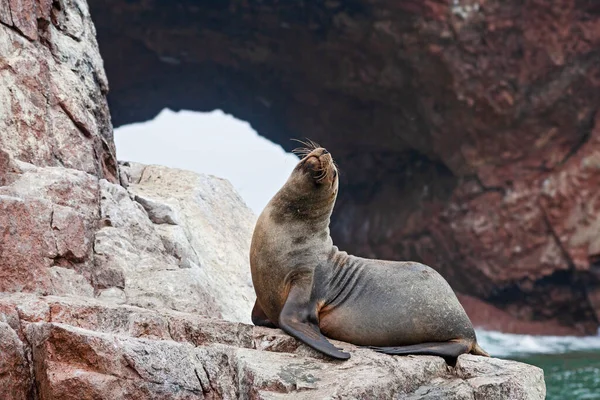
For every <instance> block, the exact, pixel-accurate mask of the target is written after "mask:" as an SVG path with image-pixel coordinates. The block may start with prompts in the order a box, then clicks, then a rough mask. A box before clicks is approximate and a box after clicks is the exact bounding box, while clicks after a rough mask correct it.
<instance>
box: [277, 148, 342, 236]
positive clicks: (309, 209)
mask: <svg viewBox="0 0 600 400" xmlns="http://www.w3.org/2000/svg"><path fill="white" fill-rule="evenodd" d="M310 144H311V145H310V146H307V148H302V149H296V150H295V151H294V152H295V153H296V154H299V155H300V156H301V157H302V159H301V160H300V161H299V162H298V164H297V165H296V167H295V168H294V170H293V171H292V173H291V175H290V177H289V178H288V180H287V182H286V183H285V185H283V187H282V188H281V189H280V190H279V192H277V194H276V195H275V196H274V197H273V199H272V200H271V202H270V203H269V207H268V208H269V209H270V215H272V216H273V217H274V218H275V219H276V220H277V221H281V222H292V221H310V220H313V221H316V220H321V221H323V222H324V223H325V224H328V222H329V217H330V216H331V213H332V211H333V206H334V204H335V200H336V197H337V193H338V185H339V179H338V169H337V166H336V165H335V163H334V161H333V157H332V156H331V154H330V153H329V152H328V151H327V149H325V148H323V147H321V146H318V145H317V144H315V143H313V142H310Z"/></svg>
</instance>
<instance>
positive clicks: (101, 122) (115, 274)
mask: <svg viewBox="0 0 600 400" xmlns="http://www.w3.org/2000/svg"><path fill="white" fill-rule="evenodd" d="M106 91H107V83H106V79H105V76H104V72H103V67H102V61H101V59H100V56H99V53H98V48H97V44H96V41H95V34H94V26H93V25H92V23H91V19H90V15H89V12H88V8H87V4H86V3H85V2H84V1H78V0H72V1H69V0H55V1H52V2H51V1H33V0H20V1H14V0H10V1H9V0H0V131H1V132H2V135H0V399H3V400H4V399H6V400H26V399H27V400H31V399H34V400H36V399H40V400H54V399H56V400H58V399H60V400H69V399H73V400H75V399H77V400H82V399H83V400H87V399H90V400H91V399H94V400H97V399H121V398H123V399H202V398H208V399H239V398H242V399H244V398H248V399H279V398H307V399H308V398H330V399H336V398H373V397H376V398H412V399H422V398H423V399H426V398H439V397H440V396H441V397H444V398H455V399H484V398H485V399H504V398H507V396H508V397H510V398H514V399H543V398H544V394H545V386H544V378H543V373H542V371H541V370H540V369H539V368H536V367H532V366H529V365H525V364H521V363H516V362H511V361H502V360H497V359H487V358H480V357H472V356H461V357H460V358H459V360H458V362H457V365H456V366H455V367H448V366H447V365H446V363H445V362H444V361H443V360H442V359H441V358H436V357H397V358H394V357H390V356H386V355H381V354H376V353H374V352H372V351H369V350H366V349H358V348H355V347H354V346H351V345H348V344H339V345H341V346H343V347H345V349H346V350H348V351H350V352H351V353H352V355H353V358H352V359H351V360H350V361H349V362H345V363H338V362H333V361H331V360H327V359H324V358H323V356H321V355H320V354H317V353H315V352H314V351H312V350H311V349H309V348H307V347H306V346H304V345H301V344H300V343H299V342H297V341H296V340H294V339H292V338H291V337H290V336H288V335H285V334H283V333H282V332H281V331H279V330H273V329H266V328H256V327H253V326H252V325H250V324H248V323H247V322H248V320H249V316H250V309H251V307H252V304H253V302H254V295H253V290H252V286H251V279H250V268H249V265H248V260H247V255H248V251H249V244H250V237H251V231H252V227H253V225H254V221H255V217H254V216H253V215H252V213H251V212H250V210H249V209H248V208H247V207H246V206H245V205H244V204H243V202H242V201H241V199H240V197H239V196H238V195H237V194H236V193H235V191H234V190H233V189H232V187H231V185H230V184H229V183H228V182H227V181H224V180H222V179H218V178H215V177H210V176H204V175H198V174H194V173H191V172H186V171H180V170H173V169H168V168H164V167H158V166H144V165H138V164H129V163H124V164H122V165H120V166H119V165H118V163H117V162H116V161H115V151H114V144H113V141H112V127H111V123H110V117H109V114H108V109H107V105H106V101H105V94H106Z"/></svg>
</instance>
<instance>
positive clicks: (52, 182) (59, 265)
mask: <svg viewBox="0 0 600 400" xmlns="http://www.w3.org/2000/svg"><path fill="white" fill-rule="evenodd" d="M17 164H18V165H19V169H20V170H21V173H20V174H18V175H16V176H15V177H13V182H12V183H11V184H9V185H7V186H1V187H0V229H1V231H2V232H3V233H4V236H3V239H2V257H0V292H19V291H27V292H36V293H43V294H63V295H68V294H73V295H90V296H91V295H92V294H93V289H92V286H91V284H90V279H91V273H92V272H91V270H92V260H91V259H92V243H93V235H94V228H95V224H96V221H97V219H98V217H99V216H98V199H97V193H98V190H99V189H98V180H97V178H96V177H94V176H93V175H90V174H87V173H85V172H83V171H78V170H73V169H68V168H58V167H44V168H40V167H35V166H33V165H31V164H26V163H21V162H17Z"/></svg>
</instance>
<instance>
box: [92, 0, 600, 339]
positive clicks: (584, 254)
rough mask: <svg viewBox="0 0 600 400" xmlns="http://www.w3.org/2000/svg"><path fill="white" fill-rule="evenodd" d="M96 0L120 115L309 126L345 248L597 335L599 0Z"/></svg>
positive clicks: (293, 129) (517, 312)
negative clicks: (174, 113)
mask: <svg viewBox="0 0 600 400" xmlns="http://www.w3.org/2000/svg"><path fill="white" fill-rule="evenodd" d="M90 6H91V8H92V11H93V15H94V20H95V23H96V26H97V27H98V32H99V42H100V47H101V50H102V53H103V57H104V59H105V62H106V68H107V72H108V76H109V77H110V80H111V94H110V95H109V102H110V103H111V111H112V115H113V117H114V121H115V124H116V125H120V124H124V123H128V122H134V121H140V120H145V119H148V118H151V117H153V116H154V115H155V114H156V113H157V112H158V111H160V109H162V108H163V107H171V108H175V109H178V108H186V109H193V110H201V111H208V110H212V109H215V108H221V109H223V110H225V111H227V112H230V113H232V114H234V115H235V116H237V117H239V118H242V119H245V120H247V121H249V122H250V123H252V125H253V126H255V127H256V128H257V130H258V131H259V132H260V133H261V134H263V135H265V136H266V137H268V138H270V139H272V140H274V141H276V142H278V143H280V144H281V145H282V146H284V147H286V148H288V149H290V148H291V147H292V146H293V143H292V142H290V141H289V137H296V138H302V137H309V138H311V139H314V140H316V141H318V142H320V143H321V144H323V145H325V146H326V147H327V148H328V149H329V150H330V151H331V152H332V153H333V155H334V156H335V158H336V159H337V162H338V164H339V165H340V168H341V170H342V172H343V173H342V175H341V179H342V182H341V183H342V184H341V188H340V197H339V200H338V206H337V208H336V212H335V215H334V223H333V226H332V235H333V237H334V241H335V242H336V243H337V244H338V245H339V246H340V247H341V248H344V249H346V250H348V251H350V252H352V253H354V254H358V255H363V256H368V257H377V258H384V259H398V260H403V259H413V260H418V261H422V262H425V263H426V264H429V265H432V266H434V267H435V268H437V269H438V270H439V271H440V272H441V273H442V275H444V277H446V279H448V280H449V281H450V283H451V284H452V285H453V287H455V288H456V289H457V290H458V291H459V292H461V293H463V294H465V295H468V296H471V297H476V298H479V299H482V300H484V301H486V302H488V303H491V304H492V305H494V306H496V307H500V308H502V311H504V314H505V315H507V316H512V317H516V318H518V319H520V320H522V321H536V322H538V323H545V324H546V327H547V329H546V331H547V332H554V333H558V332H564V331H566V330H570V331H571V332H572V333H575V332H579V333H583V332H587V333H594V334H595V333H596V329H597V328H598V321H599V319H600V239H599V236H598V235H597V232H598V230H599V229H600V197H599V196H600V195H599V193H598V190H596V188H597V187H598V179H599V178H598V177H599V176H600V173H599V172H600V171H599V166H600V163H599V159H600V143H599V140H600V139H599V135H600V114H599V110H600V51H599V49H600V6H599V5H598V2H597V1H594V0H525V1H522V0H509V1H506V0H452V1H450V0H420V1H416V0H352V1H324V2H284V3H281V2H265V1H236V0H232V1H221V2H209V1H188V0H178V1H172V2H168V3H165V2H160V1H156V0H150V1H143V2H141V1H125V0H109V1H108V2H107V1H100V0H90ZM134 59H135V62H133V61H132V60H134ZM287 135H289V136H287ZM468 311H469V310H468ZM475 311H476V310H475ZM471 314H472V313H471ZM472 315H473V314H472ZM480 322H483V321H480ZM559 325H561V326H560V327H559ZM513 326H515V327H518V326H521V327H522V328H523V330H525V331H531V330H530V329H529V328H528V327H529V326H530V325H529V324H521V325H519V324H518V323H517V322H515V323H513Z"/></svg>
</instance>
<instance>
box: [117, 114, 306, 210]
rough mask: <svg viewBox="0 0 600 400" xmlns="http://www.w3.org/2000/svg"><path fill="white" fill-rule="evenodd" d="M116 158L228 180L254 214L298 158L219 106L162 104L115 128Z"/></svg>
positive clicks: (266, 201) (285, 178)
mask: <svg viewBox="0 0 600 400" xmlns="http://www.w3.org/2000/svg"><path fill="white" fill-rule="evenodd" d="M115 144H116V147H117V159H118V160H119V161H135V162H139V163H143V164H159V165H164V166H167V167H173V168H181V169H187V170H190V171H195V172H199V173H203V174H210V175H215V176H218V177H221V178H225V179H227V180H229V181H230V182H231V183H232V185H233V186H234V187H235V188H236V189H237V191H238V192H239V193H240V195H241V196H242V198H243V199H244V201H245V202H246V204H247V205H248V207H250V208H251V209H252V210H253V211H254V212H255V213H256V214H257V215H258V214H260V212H261V211H262V209H263V208H264V207H265V206H266V205H267V203H268V201H269V200H270V199H271V197H272V196H273V195H274V194H275V193H276V192H277V190H279V188H280V187H281V186H283V184H284V183H285V181H286V180H287V178H288V177H289V175H290V173H291V172H292V169H293V168H294V166H295V165H296V163H297V162H298V158H297V157H296V156H295V155H293V154H291V153H286V152H285V151H284V150H283V149H282V148H281V146H279V145H276V144H274V143H273V142H271V141H269V140H267V139H265V138H263V137H261V136H259V135H258V133H257V132H256V131H255V130H254V129H252V127H251V126H250V124H249V123H248V122H246V121H242V120H239V119H237V118H235V117H233V116H232V115H229V114H225V113H224V112H223V111H221V110H215V111H212V112H209V113H201V112H195V111H179V112H174V111H172V110H169V109H164V110H162V111H161V112H160V113H159V114H158V115H157V116H156V117H155V118H154V119H153V120H150V121H145V122H140V123H135V124H131V125H125V126H121V127H119V128H116V129H115Z"/></svg>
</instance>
